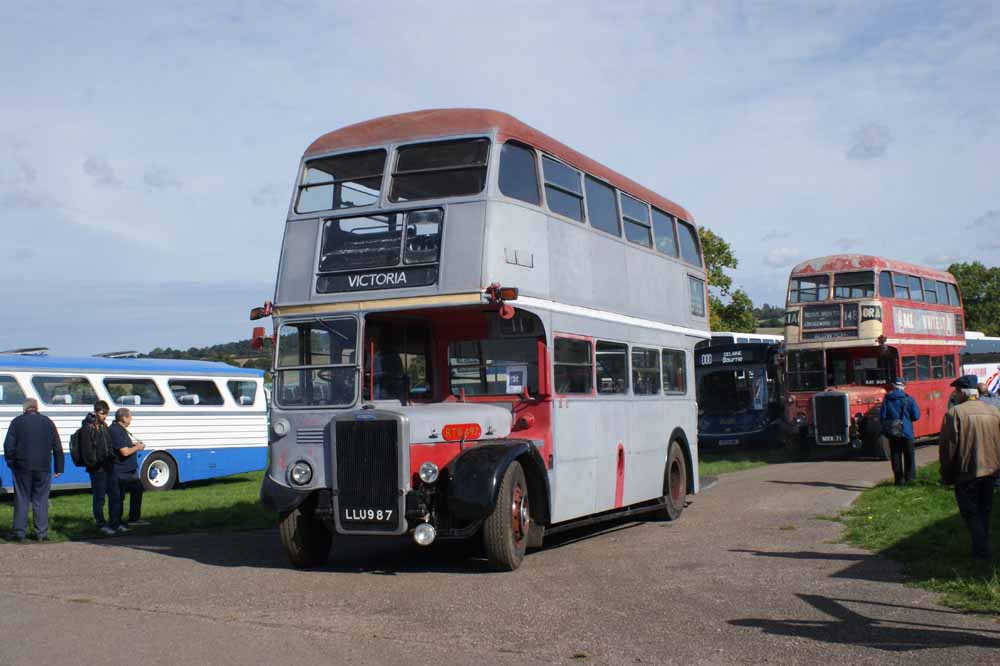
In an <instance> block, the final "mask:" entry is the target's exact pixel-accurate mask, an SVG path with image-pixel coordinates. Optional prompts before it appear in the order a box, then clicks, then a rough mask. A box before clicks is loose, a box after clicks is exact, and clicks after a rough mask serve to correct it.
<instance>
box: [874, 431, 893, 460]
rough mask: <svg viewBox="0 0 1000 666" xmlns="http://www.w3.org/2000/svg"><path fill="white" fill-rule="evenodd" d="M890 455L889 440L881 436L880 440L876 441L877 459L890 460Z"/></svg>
mask: <svg viewBox="0 0 1000 666" xmlns="http://www.w3.org/2000/svg"><path fill="white" fill-rule="evenodd" d="M889 454H890V448H889V438H888V437H886V436H885V435H879V436H878V439H877V440H875V458H876V459H877V460H888V459H889Z"/></svg>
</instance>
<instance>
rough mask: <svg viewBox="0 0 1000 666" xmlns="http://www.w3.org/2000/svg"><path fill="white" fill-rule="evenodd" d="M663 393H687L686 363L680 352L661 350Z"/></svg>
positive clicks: (682, 353) (683, 355)
mask: <svg viewBox="0 0 1000 666" xmlns="http://www.w3.org/2000/svg"><path fill="white" fill-rule="evenodd" d="M663 392H664V393H687V361H686V359H685V354H684V352H682V351H678V350H675V349H664V350H663Z"/></svg>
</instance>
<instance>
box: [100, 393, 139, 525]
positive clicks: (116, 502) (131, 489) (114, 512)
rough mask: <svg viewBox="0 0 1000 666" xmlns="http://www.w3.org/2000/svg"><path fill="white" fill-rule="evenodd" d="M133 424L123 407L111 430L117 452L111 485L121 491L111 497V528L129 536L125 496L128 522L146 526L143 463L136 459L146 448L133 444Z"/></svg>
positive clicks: (112, 440) (129, 413)
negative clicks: (127, 533) (131, 427)
mask: <svg viewBox="0 0 1000 666" xmlns="http://www.w3.org/2000/svg"><path fill="white" fill-rule="evenodd" d="M131 423H132V412H131V411H129V410H128V408H126V407H121V408H119V409H118V411H116V412H115V422H114V423H112V424H111V428H110V429H109V430H110V432H111V446H112V447H113V448H114V450H115V460H114V464H113V465H112V472H111V477H112V478H111V484H112V485H113V486H115V487H116V488H117V490H118V493H117V494H109V497H108V500H109V501H108V513H109V519H110V520H109V523H110V524H109V525H108V526H109V527H110V528H111V529H113V530H117V531H118V532H128V531H129V530H128V525H126V524H125V523H124V522H123V521H122V512H123V510H124V506H123V505H124V503H125V493H128V497H129V499H128V522H129V523H132V524H133V525H139V524H142V523H141V520H142V482H141V481H139V461H138V456H137V455H136V454H137V453H138V452H139V451H142V450H143V449H144V448H146V445H145V444H143V443H142V442H135V443H133V442H132V434H131V433H130V432H129V431H128V427H129V425H131Z"/></svg>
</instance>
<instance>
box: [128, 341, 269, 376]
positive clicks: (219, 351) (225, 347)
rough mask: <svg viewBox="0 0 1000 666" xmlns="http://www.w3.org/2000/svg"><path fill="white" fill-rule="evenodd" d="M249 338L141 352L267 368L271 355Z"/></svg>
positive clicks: (164, 356)
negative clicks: (255, 345) (202, 345)
mask: <svg viewBox="0 0 1000 666" xmlns="http://www.w3.org/2000/svg"><path fill="white" fill-rule="evenodd" d="M250 345H251V341H250V339H249V338H248V339H246V340H239V341H237V342H224V343H222V344H218V345H210V346H208V347H189V348H188V349H174V348H173V347H165V348H161V347H157V348H156V349H153V350H152V351H151V352H149V353H148V354H143V356H144V358H176V359H190V360H194V361H221V362H223V363H229V364H230V365H240V366H243V367H245V368H259V369H261V370H267V369H269V368H270V367H271V355H270V354H269V353H267V351H265V352H264V353H261V352H259V351H257V350H255V349H254V348H253V347H251V346H250Z"/></svg>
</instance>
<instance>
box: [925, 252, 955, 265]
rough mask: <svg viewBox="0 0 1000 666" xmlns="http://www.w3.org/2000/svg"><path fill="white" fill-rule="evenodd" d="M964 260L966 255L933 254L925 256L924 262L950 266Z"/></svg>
mask: <svg viewBox="0 0 1000 666" xmlns="http://www.w3.org/2000/svg"><path fill="white" fill-rule="evenodd" d="M963 261H965V257H960V256H958V255H954V254H932V255H930V256H928V257H924V263H925V264H929V265H931V266H950V265H951V264H954V263H960V262H963Z"/></svg>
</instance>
